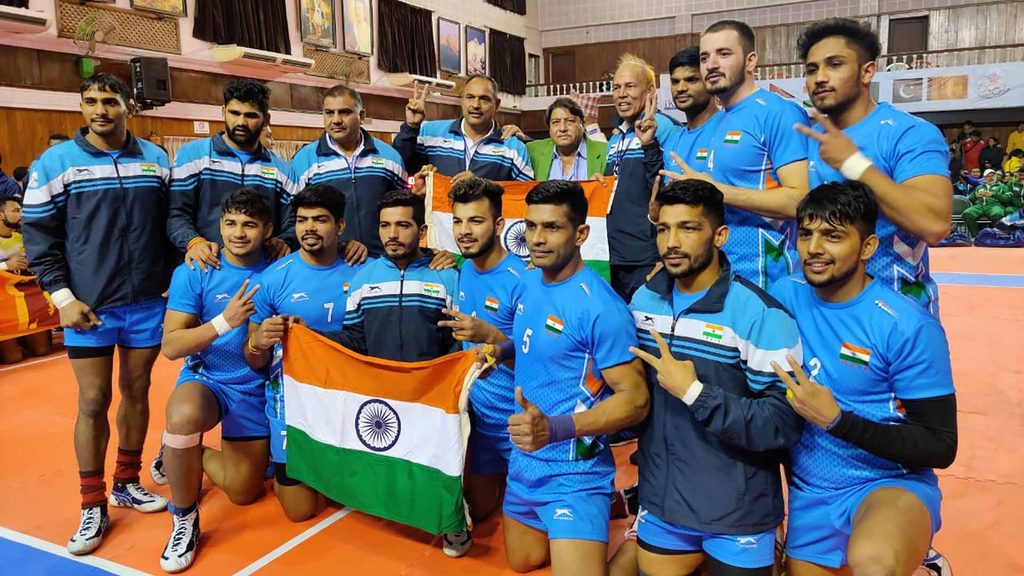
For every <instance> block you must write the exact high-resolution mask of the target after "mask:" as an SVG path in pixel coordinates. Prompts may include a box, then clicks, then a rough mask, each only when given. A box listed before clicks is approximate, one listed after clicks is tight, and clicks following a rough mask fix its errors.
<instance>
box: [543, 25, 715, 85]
mask: <svg viewBox="0 0 1024 576" xmlns="http://www.w3.org/2000/svg"><path fill="white" fill-rule="evenodd" d="M697 38H698V36H697V35H696V34H681V35H678V36H661V37H657V38H635V39H631V40H619V41H615V42H599V43H595V44H581V45H579V46H574V47H573V46H569V47H566V46H561V47H558V48H545V49H544V61H545V62H549V61H550V53H551V52H565V51H573V52H575V54H576V80H600V79H603V78H604V77H605V76H610V75H611V74H613V73H614V72H615V66H616V64H617V62H618V60H619V57H620V56H621V55H623V54H626V53H630V54H635V55H637V56H639V57H641V58H643V59H644V60H647V61H648V62H649V63H650V64H651V65H652V66H654V69H655V70H657V71H658V73H662V72H667V71H668V61H669V60H670V59H671V58H672V55H673V54H675V53H676V52H677V51H679V50H681V49H682V48H685V47H687V46H689V45H691V43H695V42H696V41H697ZM548 68H549V66H545V70H547V69H548Z"/></svg>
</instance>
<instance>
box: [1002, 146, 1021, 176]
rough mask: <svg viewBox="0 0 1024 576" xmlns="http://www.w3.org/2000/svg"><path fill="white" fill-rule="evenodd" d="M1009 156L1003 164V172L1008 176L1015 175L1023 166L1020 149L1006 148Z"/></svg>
mask: <svg viewBox="0 0 1024 576" xmlns="http://www.w3.org/2000/svg"><path fill="white" fill-rule="evenodd" d="M1007 150H1010V156H1009V157H1008V158H1007V159H1006V162H1003V171H1004V172H1007V173H1009V174H1016V173H1017V171H1018V170H1020V167H1021V166H1024V150H1022V149H1020V148H1007Z"/></svg>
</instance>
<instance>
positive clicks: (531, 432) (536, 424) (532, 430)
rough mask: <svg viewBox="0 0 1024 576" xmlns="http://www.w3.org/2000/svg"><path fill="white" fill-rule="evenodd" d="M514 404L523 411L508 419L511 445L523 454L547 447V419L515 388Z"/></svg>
mask: <svg viewBox="0 0 1024 576" xmlns="http://www.w3.org/2000/svg"><path fill="white" fill-rule="evenodd" d="M516 404H518V405H519V407H520V408H522V409H523V411H522V412H519V413H516V414H513V415H512V416H510V417H509V419H508V434H509V436H510V437H511V438H512V443H513V444H515V445H516V447H517V448H519V449H520V450H522V451H523V452H534V451H537V450H540V449H541V448H543V447H545V446H547V445H548V442H550V438H549V435H548V417H547V416H545V415H544V413H543V412H541V411H540V408H537V406H535V405H534V404H533V403H532V402H530V401H529V400H527V399H526V396H523V389H522V388H520V387H518V386H516Z"/></svg>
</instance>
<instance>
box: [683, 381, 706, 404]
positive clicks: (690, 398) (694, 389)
mask: <svg viewBox="0 0 1024 576" xmlns="http://www.w3.org/2000/svg"><path fill="white" fill-rule="evenodd" d="M703 391H704V383H703V382H701V381H700V380H694V381H693V384H690V388H689V390H687V391H686V394H683V404H686V405H687V406H693V403H694V402H696V401H697V396H700V393H701V392H703Z"/></svg>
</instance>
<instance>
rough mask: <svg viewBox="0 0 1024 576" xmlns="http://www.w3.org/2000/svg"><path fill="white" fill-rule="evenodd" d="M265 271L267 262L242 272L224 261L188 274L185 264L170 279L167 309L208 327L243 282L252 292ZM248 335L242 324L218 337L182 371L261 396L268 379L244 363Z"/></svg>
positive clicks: (225, 259)
mask: <svg viewBox="0 0 1024 576" xmlns="http://www.w3.org/2000/svg"><path fill="white" fill-rule="evenodd" d="M264 268H266V263H265V262H260V263H259V264H258V265H256V266H252V267H249V268H241V267H239V266H235V265H233V264H231V262H229V261H228V259H227V258H224V257H222V258H221V259H220V268H210V269H209V271H208V272H203V271H202V270H200V269H199V267H198V266H196V268H195V269H194V270H189V268H188V266H185V265H184V264H182V265H180V266H178V268H177V269H176V270H175V271H174V276H173V277H172V278H171V288H170V295H169V298H168V301H167V309H168V310H174V311H176V312H184V313H185V314H193V315H195V316H196V318H198V319H199V322H200V323H204V324H205V323H206V322H209V321H210V320H212V319H213V318H214V317H215V316H217V315H218V314H221V313H222V312H224V309H225V308H227V306H228V302H230V301H231V298H232V297H234V295H235V294H236V293H237V292H238V289H239V288H241V287H242V283H243V282H245V281H246V280H249V281H250V282H249V289H250V290H251V289H252V288H253V287H254V286H255V285H256V284H258V283H259V281H258V279H257V275H259V274H260V272H262V271H263V269H264ZM257 294H258V292H257ZM247 331H248V327H247V326H246V325H244V324H243V325H241V326H238V327H237V328H235V329H234V330H232V331H230V332H228V333H227V334H224V335H222V336H219V337H218V338H217V339H216V340H214V341H213V343H212V344H210V345H209V346H207V347H206V348H204V349H202V350H200V351H199V352H196V353H195V354H191V355H189V356H188V357H187V358H186V359H185V366H184V368H183V369H188V370H191V371H193V372H195V373H197V374H199V375H201V376H205V377H206V378H209V379H210V380H213V381H215V382H217V383H218V384H223V385H233V386H237V387H239V388H244V389H246V391H247V392H252V393H254V394H258V393H259V392H260V390H259V388H260V387H261V386H263V383H264V382H265V381H266V375H265V374H263V373H262V372H257V371H255V370H253V369H252V368H250V367H249V365H248V364H246V362H245V358H244V357H243V355H242V349H243V347H244V346H245V339H246V336H247V334H248V332H247ZM250 388H251V390H250Z"/></svg>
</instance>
